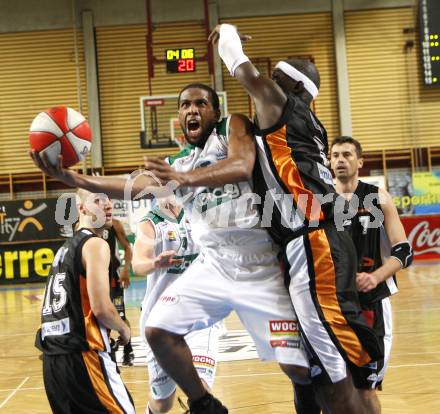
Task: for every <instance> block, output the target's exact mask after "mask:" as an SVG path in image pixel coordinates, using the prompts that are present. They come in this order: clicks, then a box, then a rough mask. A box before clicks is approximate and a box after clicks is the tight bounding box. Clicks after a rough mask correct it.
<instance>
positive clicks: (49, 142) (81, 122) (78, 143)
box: [29, 106, 92, 167]
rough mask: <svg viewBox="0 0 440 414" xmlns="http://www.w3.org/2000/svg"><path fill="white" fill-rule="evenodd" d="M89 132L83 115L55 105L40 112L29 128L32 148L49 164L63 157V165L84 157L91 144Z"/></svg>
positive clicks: (70, 164) (72, 163)
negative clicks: (44, 157) (60, 156)
mask: <svg viewBox="0 0 440 414" xmlns="http://www.w3.org/2000/svg"><path fill="white" fill-rule="evenodd" d="M91 140H92V132H91V130H90V127H89V123H88V122H87V120H86V119H85V118H84V116H83V115H82V114H80V113H79V112H77V111H75V110H74V109H72V108H67V107H65V106H56V107H53V108H49V109H47V110H45V111H43V112H40V113H39V114H38V115H37V116H36V117H35V118H34V120H33V121H32V124H31V127H30V131H29V142H30V145H31V148H32V149H33V150H35V151H37V152H38V153H39V154H40V155H42V154H46V155H47V157H48V160H49V162H50V163H51V164H54V165H55V164H56V163H57V160H58V155H60V154H61V155H62V156H63V167H70V166H72V165H75V164H76V163H77V162H78V161H81V160H83V159H84V157H85V156H86V155H87V153H88V152H89V150H90V147H91V145H92V144H91Z"/></svg>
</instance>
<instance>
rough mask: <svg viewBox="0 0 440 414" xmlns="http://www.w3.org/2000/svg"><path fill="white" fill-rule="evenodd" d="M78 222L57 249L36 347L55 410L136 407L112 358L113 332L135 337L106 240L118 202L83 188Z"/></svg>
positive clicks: (61, 413) (124, 411)
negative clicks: (122, 310) (119, 298)
mask: <svg viewBox="0 0 440 414" xmlns="http://www.w3.org/2000/svg"><path fill="white" fill-rule="evenodd" d="M78 210H79V215H80V219H79V229H78V230H77V231H75V233H74V235H73V237H72V238H69V239H68V240H67V241H66V243H64V245H63V246H62V247H61V248H60V249H59V250H58V252H57V254H56V256H55V258H54V261H53V263H52V267H51V270H50V273H49V277H48V278H47V284H46V291H45V295H44V302H43V308H42V311H41V328H40V329H39V330H38V332H37V336H36V346H37V347H38V348H39V349H40V350H41V351H42V352H43V377H44V387H45V390H46V394H47V398H48V400H49V403H50V406H51V409H52V412H53V413H56V414H78V413H84V414H87V413H90V414H92V413H93V414H96V413H102V414H104V413H109V412H111V413H115V414H128V413H131V414H134V412H135V409H134V405H133V401H132V399H131V396H130V394H129V393H128V391H127V389H126V388H125V386H124V384H123V382H122V379H121V377H120V375H119V372H118V370H117V367H116V364H115V363H114V362H113V361H112V359H111V358H110V355H109V352H110V342H109V332H110V330H115V331H117V332H119V335H120V338H119V341H120V343H121V344H122V345H125V344H126V343H128V342H129V340H130V328H129V327H128V325H127V324H126V323H125V322H124V321H123V320H122V319H121V317H120V316H119V314H118V312H117V310H116V308H115V307H114V305H113V303H112V302H111V298H110V276H109V267H110V249H109V246H108V244H107V243H106V242H105V241H104V240H103V239H102V233H103V231H104V229H105V228H106V227H107V228H108V227H109V226H111V222H112V205H111V202H110V200H109V199H108V198H107V196H106V195H104V194H91V193H89V192H88V191H85V190H79V191H78Z"/></svg>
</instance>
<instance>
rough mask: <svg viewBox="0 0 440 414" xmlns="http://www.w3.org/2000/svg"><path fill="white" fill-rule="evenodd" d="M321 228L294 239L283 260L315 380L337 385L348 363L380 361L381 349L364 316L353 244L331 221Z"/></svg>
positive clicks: (358, 364)
mask: <svg viewBox="0 0 440 414" xmlns="http://www.w3.org/2000/svg"><path fill="white" fill-rule="evenodd" d="M322 226H323V227H322V228H319V229H316V230H313V231H311V232H309V233H306V234H305V235H303V236H300V237H297V238H295V239H293V240H291V241H290V242H289V243H288V244H287V245H286V247H285V250H284V259H283V262H284V266H285V275H286V284H287V285H288V287H289V292H290V296H291V299H292V303H293V307H294V308H295V312H296V315H297V317H298V321H299V325H300V330H301V335H302V338H303V341H304V346H305V347H306V350H307V352H308V354H309V359H310V366H311V375H312V379H313V380H314V381H316V382H322V383H336V382H339V381H341V380H343V379H344V378H346V377H347V364H354V365H357V366H363V365H365V364H367V363H369V362H371V361H372V360H376V359H379V358H382V357H383V348H381V345H380V342H379V340H378V338H377V336H376V334H375V333H374V331H373V330H372V329H371V328H370V327H368V325H367V322H366V320H365V318H364V317H363V315H362V311H361V306H360V303H359V297H358V293H357V290H356V280H355V275H356V260H357V258H356V250H355V248H354V245H353V242H352V241H351V239H350V237H349V236H348V235H347V234H346V233H344V232H339V231H337V230H336V227H335V226H334V225H333V223H325V224H323V225H322Z"/></svg>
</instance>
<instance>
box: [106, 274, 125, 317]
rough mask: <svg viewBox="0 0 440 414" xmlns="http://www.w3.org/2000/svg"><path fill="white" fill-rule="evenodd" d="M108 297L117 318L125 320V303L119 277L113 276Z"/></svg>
mask: <svg viewBox="0 0 440 414" xmlns="http://www.w3.org/2000/svg"><path fill="white" fill-rule="evenodd" d="M110 297H111V299H112V302H113V305H115V308H116V310H117V311H118V313H119V316H120V317H121V318H122V319H123V320H126V316H125V302H124V288H123V287H122V286H121V281H120V279H119V275H116V276H113V277H112V281H111V289H110Z"/></svg>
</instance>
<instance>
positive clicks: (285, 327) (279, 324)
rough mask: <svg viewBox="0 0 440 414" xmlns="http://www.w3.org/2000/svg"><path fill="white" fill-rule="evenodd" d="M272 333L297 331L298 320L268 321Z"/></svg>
mask: <svg viewBox="0 0 440 414" xmlns="http://www.w3.org/2000/svg"><path fill="white" fill-rule="evenodd" d="M269 329H270V332H271V333H272V334H286V333H287V334H290V333H295V334H297V333H298V322H295V321H269Z"/></svg>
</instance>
